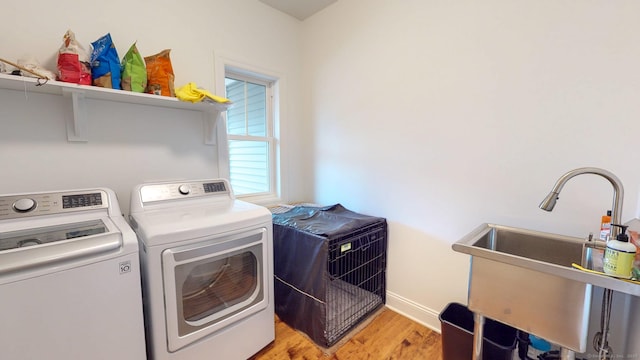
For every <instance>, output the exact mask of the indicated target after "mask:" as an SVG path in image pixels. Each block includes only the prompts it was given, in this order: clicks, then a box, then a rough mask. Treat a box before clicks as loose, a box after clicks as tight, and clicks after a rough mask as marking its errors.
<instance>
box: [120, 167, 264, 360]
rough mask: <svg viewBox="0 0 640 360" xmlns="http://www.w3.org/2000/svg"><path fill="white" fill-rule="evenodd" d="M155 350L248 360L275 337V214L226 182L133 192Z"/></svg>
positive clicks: (162, 357) (183, 359) (162, 354)
mask: <svg viewBox="0 0 640 360" xmlns="http://www.w3.org/2000/svg"><path fill="white" fill-rule="evenodd" d="M129 220H130V224H131V225H132V227H133V229H134V230H135V232H136V233H137V234H138V239H139V243H140V246H141V248H140V258H141V265H142V280H143V302H144V312H145V319H146V331H147V342H148V344H147V349H148V351H149V354H150V358H151V359H154V360H199V359H209V358H211V359H225V360H244V359H247V358H248V357H250V356H251V355H253V354H255V353H256V352H258V351H259V350H260V349H262V348H263V347H265V346H266V345H268V344H269V343H270V342H272V341H273V340H274V338H275V325H274V302H273V301H274V300H273V250H272V249H273V235H272V234H273V229H272V222H271V212H270V211H269V210H267V209H266V208H264V207H261V206H258V205H253V204H250V203H247V202H244V201H241V200H237V199H235V197H234V195H233V191H232V189H231V187H230V185H229V183H228V182H227V181H226V180H221V179H217V180H197V181H185V182H179V183H178V182H167V183H152V184H151V183H150V184H142V185H138V186H137V187H135V188H134V190H133V191H132V194H131V215H130V217H129Z"/></svg>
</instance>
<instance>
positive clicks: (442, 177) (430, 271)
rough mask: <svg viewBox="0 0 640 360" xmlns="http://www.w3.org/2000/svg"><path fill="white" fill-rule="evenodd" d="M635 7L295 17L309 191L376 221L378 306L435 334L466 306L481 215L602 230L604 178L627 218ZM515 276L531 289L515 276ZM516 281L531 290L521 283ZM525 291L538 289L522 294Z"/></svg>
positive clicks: (429, 9)
mask: <svg viewBox="0 0 640 360" xmlns="http://www.w3.org/2000/svg"><path fill="white" fill-rule="evenodd" d="M638 12H640V3H638V2H636V1H616V2H610V1H604V0H602V1H577V0H571V1H569V0H566V1H511V0H490V1H472V0H456V1H431V0H429V1H425V0H403V1H386V0H340V1H338V2H336V3H335V4H334V5H332V6H330V7H328V8H327V9H325V11H323V12H321V13H319V14H317V15H316V16H314V17H312V18H310V19H308V20H307V21H305V22H304V23H303V26H304V31H305V33H304V39H305V46H304V58H303V63H304V64H305V68H306V71H305V73H304V74H305V76H306V78H305V82H306V83H308V84H309V96H308V97H307V98H305V104H306V106H308V107H309V110H310V115H311V120H312V122H313V133H314V149H315V153H314V155H313V162H314V164H315V194H316V195H315V200H316V201H317V202H319V203H323V204H328V203H335V202H340V203H342V204H343V205H345V206H346V207H347V208H350V209H352V210H355V211H359V212H363V213H369V214H372V215H379V216H385V217H386V218H387V219H388V221H389V224H390V238H389V240H390V245H389V253H388V254H389V263H388V290H389V297H388V299H389V304H390V305H391V306H393V307H396V308H397V309H400V310H402V311H404V312H406V313H407V314H409V315H411V316H413V317H415V318H417V319H418V320H420V321H423V322H424V323H427V324H429V325H430V326H433V327H435V328H437V327H439V323H438V319H437V315H438V313H439V312H440V311H441V310H442V308H443V307H444V306H445V305H446V304H447V303H449V302H452V301H458V302H463V303H466V291H467V276H468V268H469V263H468V257H467V256H466V255H461V254H458V253H455V252H453V251H452V250H451V244H452V243H454V242H455V241H457V240H458V239H459V238H461V237H462V236H463V235H465V234H466V233H468V232H470V231H471V230H472V229H474V228H475V227H476V226H478V225H480V224H481V223H483V222H493V223H499V224H505V225H513V226H519V227H525V228H532V229H538V230H544V231H549V232H555V233H562V234H567V235H575V236H586V235H587V234H588V233H589V232H590V231H594V232H595V231H597V230H598V229H599V222H600V216H601V215H602V214H604V212H605V211H606V210H607V209H610V208H611V199H612V187H611V186H610V184H609V183H608V182H607V181H606V180H604V179H602V178H599V177H596V176H584V175H583V176H579V177H577V178H574V179H573V180H571V181H570V182H569V183H568V184H567V186H566V187H565V189H564V190H563V192H562V194H561V196H560V197H561V200H559V202H558V204H557V206H556V209H555V210H554V211H553V212H552V213H546V212H543V211H542V210H540V209H538V204H539V203H540V201H541V200H542V199H543V198H544V196H545V195H546V194H547V193H548V191H549V190H550V189H551V187H552V186H553V184H554V182H555V181H556V180H557V178H558V177H560V175H562V174H563V173H565V172H566V171H568V170H571V169H574V168H578V167H583V166H595V167H602V168H605V169H608V170H610V171H612V172H613V173H615V174H616V175H617V176H618V177H619V178H620V179H621V180H622V182H623V183H624V185H625V191H626V193H625V208H624V213H623V216H622V218H623V220H625V221H626V220H628V219H630V218H632V217H634V216H635V215H636V212H637V210H636V208H637V201H638V185H639V184H640V167H639V166H638V160H637V159H638V156H637V147H638V140H637V139H638V134H639V133H640V121H639V120H638V119H639V118H640V109H639V108H638V105H637V104H638V95H639V94H640V87H639V84H640V82H639V81H640V23H638V21H637V16H636V15H635V14H638ZM523 286H526V283H525V284H523ZM525 291H526V290H525ZM533 295H535V294H533Z"/></svg>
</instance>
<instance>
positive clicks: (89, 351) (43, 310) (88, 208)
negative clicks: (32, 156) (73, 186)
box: [0, 188, 146, 360]
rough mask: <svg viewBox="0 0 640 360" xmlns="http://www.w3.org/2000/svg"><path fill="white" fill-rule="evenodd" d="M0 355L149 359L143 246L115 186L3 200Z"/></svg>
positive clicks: (17, 359)
mask: <svg viewBox="0 0 640 360" xmlns="http://www.w3.org/2000/svg"><path fill="white" fill-rule="evenodd" d="M0 324H1V325H0V349H1V350H0V354H1V355H0V357H1V358H2V359H11V360H33V359H65V360H86V359H104V360H113V359H132V360H143V359H146V351H145V339H144V322H143V315H142V294H141V286H140V266H139V256H138V242H137V240H136V235H135V233H134V232H133V231H132V230H131V228H130V227H129V225H128V224H127V222H126V221H125V219H124V218H123V216H122V214H121V213H120V207H119V205H118V202H117V199H116V196H115V194H114V192H113V191H112V190H109V189H105V188H99V189H89V190H75V191H59V192H39V193H31V194H11V195H1V196H0Z"/></svg>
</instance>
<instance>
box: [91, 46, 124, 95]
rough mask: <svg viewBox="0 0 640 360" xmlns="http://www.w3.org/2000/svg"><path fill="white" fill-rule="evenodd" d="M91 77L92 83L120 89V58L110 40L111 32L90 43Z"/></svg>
mask: <svg viewBox="0 0 640 360" xmlns="http://www.w3.org/2000/svg"><path fill="white" fill-rule="evenodd" d="M91 45H92V46H93V51H92V52H91V78H92V79H93V85H95V86H100V87H105V88H112V89H120V88H121V87H120V77H121V72H122V70H121V68H120V58H119V57H118V52H117V51H116V47H115V46H114V45H113V41H112V40H111V34H107V35H105V36H103V37H101V38H100V39H98V40H96V41H95V42H93V43H91Z"/></svg>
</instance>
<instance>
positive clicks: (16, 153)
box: [0, 0, 310, 212]
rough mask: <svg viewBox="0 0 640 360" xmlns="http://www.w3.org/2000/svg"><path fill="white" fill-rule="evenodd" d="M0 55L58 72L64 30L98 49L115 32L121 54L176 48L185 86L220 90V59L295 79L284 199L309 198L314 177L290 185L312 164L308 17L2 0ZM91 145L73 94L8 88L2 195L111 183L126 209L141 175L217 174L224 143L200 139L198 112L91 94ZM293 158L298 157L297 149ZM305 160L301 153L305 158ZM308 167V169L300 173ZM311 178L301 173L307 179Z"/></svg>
mask: <svg viewBox="0 0 640 360" xmlns="http://www.w3.org/2000/svg"><path fill="white" fill-rule="evenodd" d="M3 13H4V14H6V15H7V16H4V19H3V21H2V22H0V33H2V34H3V36H2V41H1V45H0V46H1V48H2V57H3V58H5V59H7V60H10V61H14V62H15V61H17V60H18V59H20V58H25V57H35V58H36V59H38V60H39V61H40V62H41V63H42V65H43V66H45V67H46V68H48V69H50V70H55V62H56V54H57V51H58V49H59V47H60V45H61V44H62V37H63V35H64V33H65V32H66V30H67V29H71V30H73V31H74V33H75V34H76V38H77V39H78V40H79V41H80V42H81V43H82V44H83V45H84V46H85V48H86V49H87V50H89V49H90V45H89V44H90V43H91V42H92V41H95V40H97V39H98V38H99V37H101V36H102V35H104V34H106V33H108V32H109V33H111V36H112V39H113V41H114V43H115V45H116V48H117V51H118V54H119V55H120V57H122V56H124V54H125V53H126V51H127V50H128V49H129V46H131V44H132V43H134V42H137V47H138V49H139V51H140V52H141V54H142V55H143V56H148V55H152V54H155V53H157V52H159V51H161V50H163V49H166V48H170V49H172V51H171V60H172V64H173V69H174V72H175V75H176V79H175V85H176V87H178V86H181V85H184V84H186V83H187V82H190V81H193V82H195V83H196V84H197V85H199V86H201V87H204V88H207V89H210V90H214V89H215V84H216V81H215V80H216V79H215V77H216V76H218V77H221V76H223V75H222V73H217V74H216V73H215V71H216V70H218V71H224V70H223V69H216V67H215V63H216V59H217V57H219V56H221V55H220V54H224V56H225V57H227V58H231V59H233V60H234V61H236V63H240V64H247V65H248V66H251V67H252V68H258V69H266V70H268V71H272V72H276V73H278V74H282V76H283V77H286V84H287V87H286V90H285V91H286V93H285V94H283V96H285V97H286V101H285V103H284V104H283V107H284V109H282V117H281V121H282V128H283V130H282V131H281V137H282V143H281V145H282V147H283V149H285V148H286V149H289V151H288V152H287V153H286V156H284V157H283V159H282V163H283V164H282V165H283V172H284V176H283V179H282V181H283V184H286V185H287V186H286V189H285V190H286V192H285V194H283V195H284V198H285V200H288V199H294V200H306V199H308V198H309V194H310V186H308V185H307V184H308V183H309V182H308V181H300V182H294V183H292V182H291V181H290V179H291V178H292V176H291V175H290V174H289V173H288V169H290V168H294V169H295V168H300V169H302V170H304V169H305V168H309V167H310V165H307V164H308V162H307V161H306V159H305V156H304V148H303V144H302V140H301V139H304V137H303V136H299V135H298V134H300V133H304V132H305V131H306V127H307V125H305V124H304V123H303V122H302V121H301V120H300V119H302V116H301V108H300V106H299V105H298V104H299V103H300V101H299V95H298V94H299V93H300V90H299V86H300V85H299V80H298V79H299V78H300V75H299V73H300V35H299V31H298V29H299V27H300V22H299V21H297V20H294V19H293V18H291V17H289V16H287V15H284V14H282V13H280V12H278V11H276V10H274V9H272V8H270V7H268V6H266V5H264V4H262V3H260V2H259V1H256V0H235V1H224V0H217V1H202V0H196V1H191V2H189V3H184V2H176V1H164V0H161V1H142V2H131V1H124V0H114V1H111V2H109V3H93V4H90V3H78V2H75V1H70V0H61V1H57V2H49V1H42V0H41V1H31V2H26V3H20V4H18V3H8V4H4V5H3ZM87 106H88V114H89V139H88V140H89V141H88V142H87V143H69V142H67V140H66V132H65V125H64V124H65V121H66V119H67V118H68V117H70V116H72V113H71V105H70V101H69V99H65V98H62V97H56V96H53V95H42V94H32V93H28V94H25V93H23V92H20V91H10V90H0V109H1V113H0V123H1V124H2V125H1V130H0V167H2V178H1V180H0V193H16V192H29V191H40V190H53V189H70V188H79V187H94V186H107V187H111V188H113V189H114V190H116V192H117V193H118V196H119V199H120V203H121V206H122V207H123V210H124V211H125V212H126V211H127V209H128V202H129V192H130V191H131V188H132V187H133V186H134V185H135V184H138V183H141V182H143V181H156V180H172V179H193V178H209V177H215V176H218V174H219V172H218V151H217V149H216V147H215V146H207V145H204V143H203V135H202V129H203V124H202V120H201V117H200V115H199V114H198V113H197V112H192V111H181V110H171V109H155V108H151V107H148V106H140V105H131V104H118V103H111V102H104V101H91V100H90V101H88V104H87ZM288 154H290V155H288ZM303 159H304V161H303ZM303 173H304V172H303ZM302 180H303V179H302Z"/></svg>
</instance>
